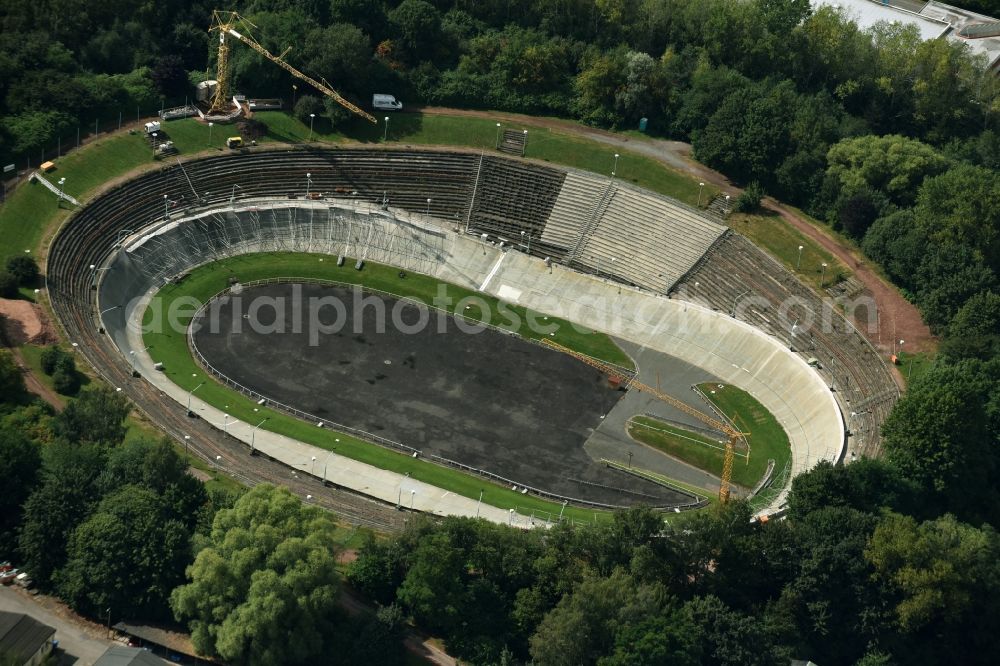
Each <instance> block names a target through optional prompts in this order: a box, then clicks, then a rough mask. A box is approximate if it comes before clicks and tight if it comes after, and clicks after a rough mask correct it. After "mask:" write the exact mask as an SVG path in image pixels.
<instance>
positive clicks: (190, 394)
mask: <svg viewBox="0 0 1000 666" xmlns="http://www.w3.org/2000/svg"><path fill="white" fill-rule="evenodd" d="M204 385H205V382H202V383H201V384H198V385H197V386H195V387H194V388H193V389H191V390H190V391H188V408H187V413H188V416H194V414H193V413H192V412H191V396H192V395H194V392H195V391H197V390H198V389H200V388H201V387H202V386H204Z"/></svg>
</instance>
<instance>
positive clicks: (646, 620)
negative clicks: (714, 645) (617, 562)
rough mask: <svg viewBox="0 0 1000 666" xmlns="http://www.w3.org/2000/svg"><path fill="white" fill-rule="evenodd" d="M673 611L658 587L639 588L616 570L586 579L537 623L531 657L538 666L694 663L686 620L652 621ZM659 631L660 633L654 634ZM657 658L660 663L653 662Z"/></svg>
mask: <svg viewBox="0 0 1000 666" xmlns="http://www.w3.org/2000/svg"><path fill="white" fill-rule="evenodd" d="M675 610H676V606H675V604H674V602H673V600H672V599H671V598H670V597H669V595H667V594H666V590H665V589H663V587H662V586H659V585H639V584H638V583H637V582H636V581H633V580H631V579H630V578H629V577H628V576H627V575H626V574H625V573H624V572H622V571H620V570H619V571H616V572H615V573H614V574H612V575H611V576H610V577H607V578H601V577H592V578H586V579H584V581H583V582H582V583H581V584H580V585H579V586H578V587H577V588H576V589H575V590H574V591H573V593H572V594H570V595H567V596H565V597H563V599H562V600H561V601H560V602H559V604H558V605H557V606H556V607H555V608H554V609H553V610H552V612H551V613H549V614H548V615H546V616H545V619H544V620H542V623H541V624H540V625H539V626H538V631H537V632H536V633H535V635H534V636H532V637H531V656H532V659H533V660H534V663H535V664H538V665H539V666H561V665H565V666H578V665H582V664H597V663H601V664H605V663H607V664H628V663H681V664H695V663H699V662H698V660H697V659H694V658H692V657H693V655H690V654H689V651H690V647H689V644H688V639H687V636H688V635H689V632H690V630H692V629H693V627H691V626H690V624H689V623H688V622H687V621H686V618H683V617H682V616H680V615H674V616H673V619H674V622H672V623H671V622H662V621H657V620H656V618H657V617H659V616H662V615H673V611H675ZM671 624H673V626H672V627H671V626H669V625H671ZM660 630H663V631H665V633H663V634H658V633H657V632H658V631H660ZM619 632H621V634H620V635H619ZM641 646H645V647H646V648H647V649H648V650H649V652H648V653H645V651H644V650H643V649H642V648H641ZM644 653H645V654H644ZM657 656H662V657H664V658H665V660H664V661H657V660H656V658H657ZM602 657H609V659H608V660H604V659H602ZM633 659H637V660H640V661H632V660H633ZM642 659H649V660H650V661H648V662H643V661H641V660H642ZM675 660H676V661H675Z"/></svg>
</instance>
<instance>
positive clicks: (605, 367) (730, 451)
mask: <svg viewBox="0 0 1000 666" xmlns="http://www.w3.org/2000/svg"><path fill="white" fill-rule="evenodd" d="M542 344H543V345H545V346H546V347H551V348H552V349H555V350H557V351H561V352H563V353H564V354H568V355H570V356H572V357H573V358H575V359H577V360H580V361H583V362H584V363H586V364H587V365H589V366H590V367H592V368H596V369H597V370H599V371H601V372H602V373H604V374H606V375H607V376H608V379H609V382H610V383H611V385H612V386H615V387H618V388H621V389H622V390H627V389H629V388H634V389H636V390H638V391H641V392H643V393H648V394H649V395H651V396H653V397H655V398H657V399H658V400H661V401H662V402H665V403H667V404H668V405H670V406H671V407H673V408H675V409H679V410H680V411H682V412H684V413H685V414H687V415H688V416H693V417H694V418H696V419H698V420H699V421H701V422H702V423H704V424H706V425H708V426H709V427H711V428H712V429H714V430H718V431H719V432H721V433H723V434H725V435H726V437H727V438H728V439H727V440H726V452H725V456H724V457H723V459H722V476H721V477H720V479H719V501H720V502H722V503H726V502H728V501H729V486H730V484H731V482H732V478H733V458H734V457H735V455H736V446H737V445H738V444H740V443H741V442H742V443H744V444H745V440H744V439H743V438H744V437H745V436H746V435H747V434H749V433H743V432H740V431H739V430H737V429H736V428H734V427H732V426H731V425H729V424H728V423H724V422H723V421H720V420H718V419H715V418H712V417H711V416H708V415H707V414H703V413H702V412H699V411H698V410H697V409H695V408H694V407H691V406H689V405H687V404H685V403H683V402H681V401H680V400H678V399H677V398H675V397H673V396H670V395H667V394H666V393H663V392H662V391H660V390H659V389H655V388H653V387H652V386H648V385H646V384H643V383H642V382H640V381H639V380H637V379H636V378H635V377H634V376H632V374H631V373H629V372H628V371H627V370H625V369H624V368H620V367H619V366H617V365H613V364H611V363H607V362H605V361H602V360H600V359H596V358H594V357H592V356H587V355H586V354H581V353H580V352H577V351H574V350H572V349H570V348H569V347H565V346H563V345H561V344H559V343H558V342H554V341H552V340H549V339H548V338H543V339H542ZM749 455H750V449H749V446H747V456H748V458H747V460H748V461H749Z"/></svg>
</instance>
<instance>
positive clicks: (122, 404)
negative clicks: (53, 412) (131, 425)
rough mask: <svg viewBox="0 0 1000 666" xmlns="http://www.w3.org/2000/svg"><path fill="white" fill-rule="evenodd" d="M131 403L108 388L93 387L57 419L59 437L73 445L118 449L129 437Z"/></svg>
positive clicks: (56, 426)
mask: <svg viewBox="0 0 1000 666" xmlns="http://www.w3.org/2000/svg"><path fill="white" fill-rule="evenodd" d="M128 412H129V405H128V401H127V400H126V399H125V397H124V396H123V395H122V394H121V393H116V392H115V391H113V390H111V389H110V388H108V387H106V386H98V387H94V388H89V389H87V390H86V391H84V392H83V393H81V394H80V397H79V398H78V399H77V400H74V401H73V402H71V403H70V404H69V405H67V406H66V409H64V410H63V411H62V413H61V414H59V416H58V417H56V420H55V423H54V427H55V431H56V434H57V435H59V436H60V437H64V438H66V439H67V440H69V441H71V442H79V443H94V444H104V445H106V446H114V445H116V444H118V443H120V442H121V441H122V440H123V439H124V438H125V417H126V416H128Z"/></svg>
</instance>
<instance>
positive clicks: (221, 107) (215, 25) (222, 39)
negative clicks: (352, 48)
mask: <svg viewBox="0 0 1000 666" xmlns="http://www.w3.org/2000/svg"><path fill="white" fill-rule="evenodd" d="M237 26H239V27H241V28H243V32H240V31H238V30H236V28H237ZM250 27H254V26H253V24H252V23H250V22H249V21H247V20H246V19H244V18H243V17H242V16H240V15H239V14H237V13H236V12H221V11H218V10H216V11H214V12H213V13H212V27H211V28H210V29H209V31H210V32H211V31H218V33H219V63H218V65H219V71H218V75H217V81H218V83H217V84H216V88H215V94H214V95H213V96H212V108H211V109H210V110H209V113H223V112H226V111H228V110H229V108H230V105H231V102H230V98H231V97H232V94H231V89H232V85H231V82H230V79H229V74H230V72H229V48H230V47H229V40H228V39H227V36H231V37H233V38H235V39H238V40H239V41H241V42H243V43H244V44H246V45H247V46H249V47H250V48H251V49H253V50H254V51H256V52H257V53H259V54H260V55H262V56H264V57H265V58H267V59H268V60H270V61H271V62H273V63H274V64H276V65H278V66H279V67H281V68H282V69H284V70H285V71H286V72H288V73H289V74H291V75H292V76H294V77H295V78H297V79H300V80H302V81H305V82H306V83H308V84H309V85H311V86H312V87H314V88H316V90H318V91H320V92H321V93H323V94H324V95H326V96H327V97H329V98H331V99H332V100H333V101H335V102H336V103H337V104H340V105H341V106H342V107H344V108H345V109H347V110H348V111H351V112H352V113H355V114H357V115H359V116H361V117H362V118H364V119H366V120H368V121H369V122H372V123H377V122H378V120H376V118H375V116H373V115H371V114H370V113H368V112H366V111H365V110H364V109H361V108H359V107H358V106H357V105H356V104H352V103H351V102H349V101H348V100H346V99H344V98H343V97H342V96H341V95H340V93H338V92H337V91H336V90H333V89H332V88H331V87H330V86H329V85H327V84H326V83H325V82H324V83H320V82H319V81H317V80H316V79H314V78H312V77H311V76H308V75H307V74H303V73H302V72H300V71H299V70H297V69H296V68H295V67H292V66H291V65H290V64H288V62H286V61H285V59H284V58H285V56H286V55H288V52H289V51H291V50H292V48H291V47H288V48H286V49H285V50H284V51H283V52H282V54H281V55H279V56H276V55H274V54H273V53H271V52H270V51H268V50H267V49H265V48H264V47H263V46H261V45H260V44H259V43H258V42H257V40H255V39H254V38H253V37H251V36H250V35H249V30H248V28H250ZM244 33H246V34H244Z"/></svg>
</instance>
